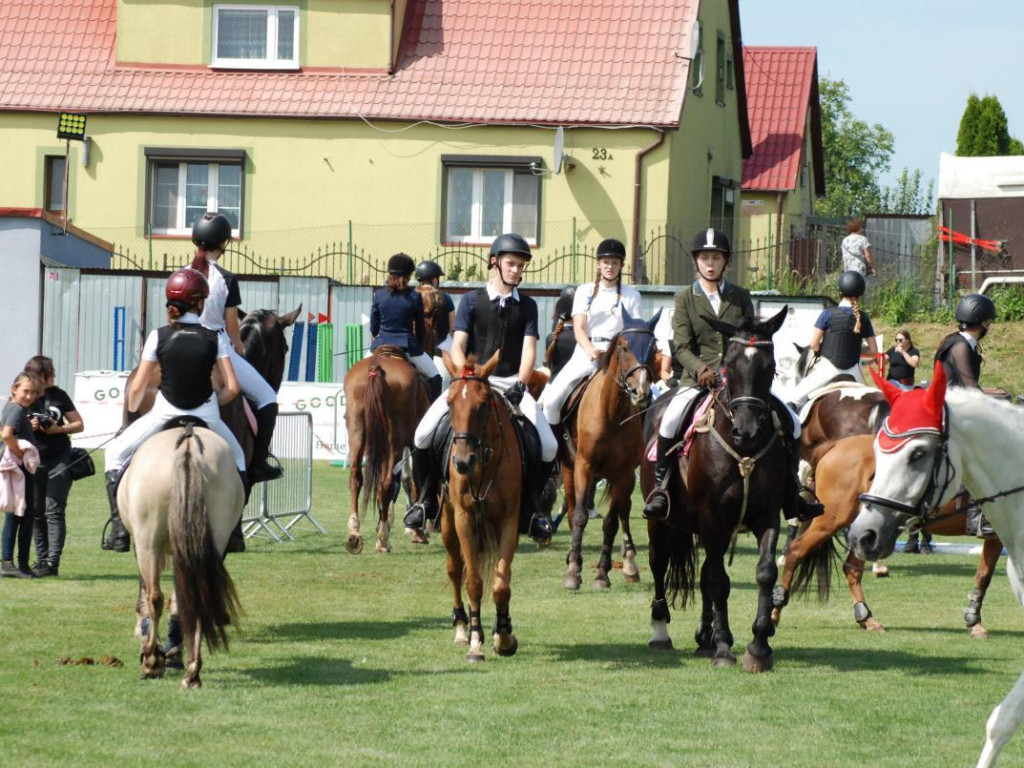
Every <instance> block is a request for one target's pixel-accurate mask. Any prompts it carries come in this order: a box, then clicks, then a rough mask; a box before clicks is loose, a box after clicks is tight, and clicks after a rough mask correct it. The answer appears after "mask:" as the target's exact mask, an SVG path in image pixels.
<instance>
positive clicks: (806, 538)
mask: <svg viewBox="0 0 1024 768" xmlns="http://www.w3.org/2000/svg"><path fill="white" fill-rule="evenodd" d="M820 519H821V518H820V517H816V518H814V520H812V521H811V525H810V526H809V527H808V528H807V530H805V531H804V532H803V533H801V534H800V535H799V536H797V537H796V538H795V539H793V540H792V541H791V542H789V546H788V547H787V548H786V557H785V560H784V562H783V564H782V578H781V579H779V585H778V586H777V587H775V589H774V591H773V592H772V602H773V604H774V607H773V608H772V623H773V624H775V625H776V626H778V624H779V620H780V619H781V618H782V609H783V608H785V607H786V605H788V604H789V587H790V585H791V584H792V583H793V576H794V574H795V573H796V569H797V566H799V565H800V563H802V562H803V561H804V559H805V558H806V557H807V555H808V554H809V553H810V552H813V551H815V550H816V549H817V548H818V547H819V546H821V544H822V543H823V542H825V541H826V540H827V539H828V538H829V537H830V536H831V535H832V531H829V530H826V529H825V528H823V527H821V526H818V525H815V523H817V521H818V520H820ZM776 562H777V561H776Z"/></svg>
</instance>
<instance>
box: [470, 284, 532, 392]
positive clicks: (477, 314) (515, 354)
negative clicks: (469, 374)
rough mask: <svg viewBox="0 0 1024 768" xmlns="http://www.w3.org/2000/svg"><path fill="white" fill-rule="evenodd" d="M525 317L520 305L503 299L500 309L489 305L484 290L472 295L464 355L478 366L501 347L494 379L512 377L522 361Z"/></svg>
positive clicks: (496, 304) (494, 304)
mask: <svg viewBox="0 0 1024 768" xmlns="http://www.w3.org/2000/svg"><path fill="white" fill-rule="evenodd" d="M525 330H526V315H525V312H524V311H523V306H522V303H521V302H519V301H512V300H511V299H507V300H506V301H505V305H504V306H503V307H499V306H498V303H497V302H492V301H491V300H490V298H489V297H488V295H487V289H486V288H480V289H478V290H477V292H476V301H475V303H474V305H473V323H472V328H470V331H469V339H468V343H467V349H466V354H467V355H471V354H472V355H476V360H477V362H478V363H480V364H483V363H486V362H487V361H488V360H490V359H491V355H493V354H494V353H495V351H496V350H498V349H500V348H502V347H504V349H502V352H501V357H500V358H499V359H498V366H497V367H496V368H495V369H494V373H493V375H494V376H515V375H516V374H517V373H519V363H520V362H521V361H522V358H523V333H524V332H525Z"/></svg>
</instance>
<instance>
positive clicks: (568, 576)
mask: <svg viewBox="0 0 1024 768" xmlns="http://www.w3.org/2000/svg"><path fill="white" fill-rule="evenodd" d="M582 583H583V579H581V578H580V574H579V569H576V568H572V567H570V568H569V570H568V571H566V572H565V578H564V579H562V586H563V587H565V588H566V589H571V590H577V589H579V588H580V584H582Z"/></svg>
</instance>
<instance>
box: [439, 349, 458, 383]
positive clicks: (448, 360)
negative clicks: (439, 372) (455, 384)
mask: <svg viewBox="0 0 1024 768" xmlns="http://www.w3.org/2000/svg"><path fill="white" fill-rule="evenodd" d="M441 360H442V361H443V362H444V367H445V368H447V369H448V374H449V375H450V376H451V377H452V378H453V379H457V378H459V375H460V371H459V369H458V368H457V367H456V366H455V363H453V362H452V357H451V355H449V354H448V350H444V351H442V352H441Z"/></svg>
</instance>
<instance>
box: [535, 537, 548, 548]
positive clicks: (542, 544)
mask: <svg viewBox="0 0 1024 768" xmlns="http://www.w3.org/2000/svg"><path fill="white" fill-rule="evenodd" d="M534 541H536V542H537V548H538V549H547V548H548V547H550V546H551V539H534Z"/></svg>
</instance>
